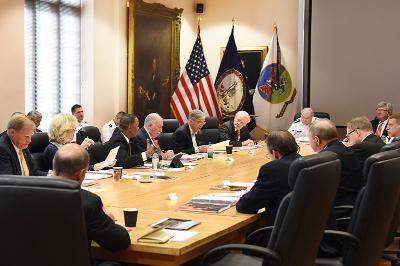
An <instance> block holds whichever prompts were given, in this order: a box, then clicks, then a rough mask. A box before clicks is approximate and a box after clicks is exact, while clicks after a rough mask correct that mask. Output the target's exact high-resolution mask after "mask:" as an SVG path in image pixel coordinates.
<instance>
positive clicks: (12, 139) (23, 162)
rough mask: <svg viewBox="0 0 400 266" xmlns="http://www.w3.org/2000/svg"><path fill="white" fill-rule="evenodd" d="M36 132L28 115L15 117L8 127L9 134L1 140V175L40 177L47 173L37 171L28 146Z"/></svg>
mask: <svg viewBox="0 0 400 266" xmlns="http://www.w3.org/2000/svg"><path fill="white" fill-rule="evenodd" d="M35 130H36V126H35V124H34V123H33V122H32V120H30V119H29V118H28V117H27V116H26V115H23V114H20V115H14V116H12V117H11V119H10V121H9V122H8V125H7V134H4V135H3V136H1V138H0V174H7V175H22V176H38V175H46V174H47V173H45V172H42V171H38V170H37V169H35V167H34V164H33V161H32V157H31V154H30V153H29V150H28V146H29V144H30V143H31V137H32V135H33V133H34V132H35Z"/></svg>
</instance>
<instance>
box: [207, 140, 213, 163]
mask: <svg viewBox="0 0 400 266" xmlns="http://www.w3.org/2000/svg"><path fill="white" fill-rule="evenodd" d="M213 157H214V151H213V148H212V146H211V142H210V143H208V147H207V158H208V159H212V158H213Z"/></svg>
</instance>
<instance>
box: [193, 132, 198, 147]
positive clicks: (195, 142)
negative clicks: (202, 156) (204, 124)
mask: <svg viewBox="0 0 400 266" xmlns="http://www.w3.org/2000/svg"><path fill="white" fill-rule="evenodd" d="M192 142H193V148H197V141H196V134H192Z"/></svg>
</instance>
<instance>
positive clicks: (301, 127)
mask: <svg viewBox="0 0 400 266" xmlns="http://www.w3.org/2000/svg"><path fill="white" fill-rule="evenodd" d="M316 119H317V118H316V117H314V111H313V110H312V109H311V108H309V107H307V108H304V109H303V110H301V116H300V118H297V119H296V120H295V121H293V123H292V125H291V126H290V127H289V129H288V131H289V132H290V133H291V134H292V135H293V137H295V138H303V137H308V129H309V128H310V125H311V123H312V122H314V121H315V120H316Z"/></svg>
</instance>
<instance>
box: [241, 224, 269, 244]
mask: <svg viewBox="0 0 400 266" xmlns="http://www.w3.org/2000/svg"><path fill="white" fill-rule="evenodd" d="M272 229H274V226H266V227H262V228H259V229H257V230H255V231H253V232H251V233H250V234H249V235H248V236H247V238H246V242H248V241H249V240H252V239H253V238H254V237H255V236H257V235H258V234H260V233H263V232H266V231H272Z"/></svg>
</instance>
